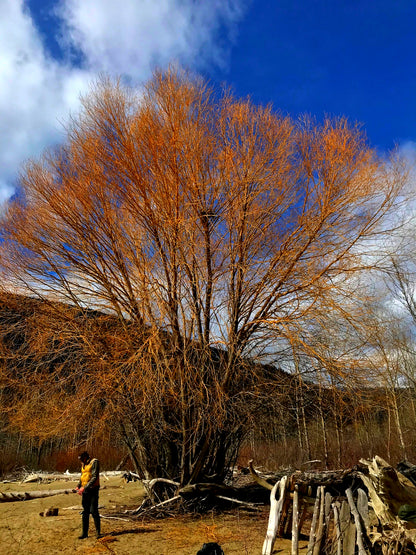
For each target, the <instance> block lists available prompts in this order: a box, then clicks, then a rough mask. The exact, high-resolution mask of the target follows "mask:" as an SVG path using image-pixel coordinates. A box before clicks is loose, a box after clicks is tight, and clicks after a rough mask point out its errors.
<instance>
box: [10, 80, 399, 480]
mask: <svg viewBox="0 0 416 555" xmlns="http://www.w3.org/2000/svg"><path fill="white" fill-rule="evenodd" d="M403 179H404V178H403V175H402V172H401V169H400V167H399V165H397V166H395V165H394V163H393V162H391V161H389V163H388V164H386V163H385V162H384V161H383V160H381V159H379V158H378V157H377V156H376V154H375V153H374V152H373V151H372V150H371V149H370V148H369V147H368V146H367V144H366V141H365V138H364V136H363V134H362V132H361V131H360V129H359V128H358V127H356V126H350V125H349V124H348V122H347V121H346V120H345V119H342V118H341V119H336V120H329V119H326V120H325V121H324V122H323V123H321V124H317V123H316V122H314V121H313V120H312V119H309V118H304V119H302V120H299V121H292V120H291V119H290V118H289V117H283V116H281V115H279V114H276V113H274V112H273V110H272V108H271V107H261V106H255V105H253V103H252V102H250V101H249V100H240V99H237V98H235V97H234V96H233V95H232V94H231V93H230V92H228V91H225V92H224V93H222V94H220V93H218V92H217V91H215V90H212V89H210V88H209V86H208V85H207V84H206V83H204V82H203V81H202V80H201V79H200V78H198V77H195V76H190V75H189V74H187V73H185V72H182V71H177V70H173V69H172V70H169V71H167V72H164V73H163V72H158V73H155V75H154V76H153V78H152V80H151V81H150V82H148V83H147V84H146V86H145V87H144V88H143V89H142V90H141V91H140V92H134V91H131V90H129V89H127V88H126V87H124V86H122V85H121V84H120V83H112V82H111V81H109V80H102V81H100V82H99V83H98V84H97V85H96V86H95V88H94V90H93V91H92V92H91V94H90V95H89V96H88V97H86V98H85V99H84V100H83V110H82V112H81V114H80V115H79V117H77V118H75V119H73V120H72V121H71V123H70V125H69V126H68V133H67V137H66V140H65V142H64V143H63V144H62V145H61V146H60V147H57V148H56V149H53V150H51V151H49V152H47V153H45V155H44V156H43V157H42V159H41V160H40V161H30V162H28V163H27V165H26V167H25V168H24V170H23V172H22V175H21V180H20V185H21V189H20V192H19V195H17V197H16V199H15V200H14V201H13V202H11V203H10V204H9V206H8V208H7V212H6V214H5V216H4V218H3V221H2V232H1V233H2V247H1V248H2V253H1V261H2V272H3V277H4V279H5V282H7V283H9V284H10V286H13V287H14V288H18V290H19V291H23V292H26V293H30V294H35V295H39V296H41V297H42V298H44V299H48V300H50V301H61V302H62V301H65V302H66V303H67V304H68V305H71V306H78V307H79V308H81V309H82V310H83V311H85V310H86V309H87V308H88V309H91V308H94V309H98V310H100V311H101V312H102V313H104V314H106V313H107V314H108V315H109V318H110V315H111V317H114V318H116V319H117V321H118V327H117V331H115V330H114V329H113V328H112V327H111V326H109V327H107V328H105V326H104V328H105V329H104V328H100V331H99V332H98V331H97V330H95V332H94V333H92V332H91V325H90V324H88V326H87V327H85V326H86V324H85V322H90V321H91V320H90V318H89V317H87V316H85V318H80V317H79V314H80V312H79V310H78V311H74V314H77V318H78V320H77V322H78V323H79V322H80V321H82V322H84V324H83V326H84V327H83V326H81V325H80V324H79V325H78V324H77V326H75V324H74V322H75V321H76V318H75V316H74V318H73V319H72V320H71V322H72V323H71V326H72V328H71V329H72V330H74V329H75V328H76V330H77V331H76V334H77V335H78V338H80V341H81V342H82V344H83V345H84V347H83V348H84V349H85V352H88V353H89V354H88V357H86V358H85V359H84V358H83V359H82V360H83V362H82V364H81V363H80V368H79V369H77V368H76V367H73V368H72V369H71V371H72V372H73V373H75V374H76V373H77V372H78V371H79V374H78V375H76V378H74V380H75V382H77V384H74V385H73V390H71V391H72V393H73V394H74V403H73V405H72V407H73V410H74V413H76V415H77V416H76V418H77V422H78V423H79V425H82V419H83V416H82V414H84V418H85V419H89V420H90V421H91V420H94V418H100V416H99V415H101V417H102V420H103V422H104V423H106V424H109V422H111V425H113V426H115V427H119V428H120V430H121V433H122V434H124V435H125V437H126V438H129V441H130V445H131V448H132V450H133V451H134V452H135V454H136V457H137V464H138V465H139V466H140V467H141V468H142V470H143V472H145V471H148V472H150V473H151V474H161V473H164V474H165V475H168V476H171V477H173V476H175V477H179V478H180V481H181V483H182V484H184V483H188V482H194V481H196V480H200V479H202V477H205V478H206V476H216V477H217V478H222V477H223V476H224V473H225V471H226V467H227V465H228V464H229V463H230V461H232V460H233V459H234V457H235V455H236V450H237V448H238V445H239V442H240V441H241V439H242V437H243V436H244V432H245V425H246V422H247V413H248V412H251V413H252V414H254V413H255V411H256V408H257V407H259V406H261V405H262V403H263V402H264V401H265V399H267V396H270V395H275V394H276V391H277V389H276V387H274V386H276V385H277V386H278V385H279V379H280V374H279V373H278V372H277V371H276V372H273V371H272V370H271V369H270V367H264V366H261V365H259V364H254V360H257V361H260V360H262V359H263V360H265V361H271V360H273V356H274V355H275V352H276V350H277V349H278V348H279V347H280V342H279V338H284V339H285V340H287V341H288V342H289V344H292V345H296V344H297V339H296V334H297V331H296V330H298V329H300V327H301V325H300V323H302V325H307V322H308V321H313V319H314V314H316V312H315V309H316V308H318V310H319V314H322V313H323V312H324V311H325V307H326V308H327V309H328V310H334V309H339V311H340V314H341V313H342V306H340V305H339V304H338V305H337V302H338V301H337V300H339V299H341V298H342V297H341V296H340V295H339V289H340V288H341V287H343V285H345V283H346V282H347V281H348V279H349V278H350V276H352V275H353V274H354V273H355V272H357V271H360V270H362V268H363V267H364V266H365V265H366V263H368V261H367V262H366V260H365V259H363V257H362V255H363V253H365V251H366V249H367V248H368V245H369V244H373V243H371V241H373V239H374V237H376V236H377V234H379V233H381V231H380V230H382V229H384V231H385V230H386V227H385V226H384V228H382V227H380V224H381V223H382V221H383V217H384V216H385V214H386V213H388V212H389V210H390V209H391V208H392V206H393V205H394V203H395V200H396V198H397V194H398V192H399V190H400V187H401V185H402V181H403ZM334 289H336V290H337V293H338V294H337V295H333V294H332V291H333V290H334ZM51 306H53V307H58V306H59V304H58V303H56V304H53V305H51ZM56 310H58V309H56ZM69 313H70V311H66V312H65V317H66V321H68V318H69ZM68 326H69V324H67V325H66V327H65V329H66V330H68V329H69V328H68ZM103 329H104V331H103ZM109 329H110V331H108V330H109ZM82 330H84V331H82ZM63 333H64V332H63ZM68 333H69V332H68ZM74 333H75V332H74ZM111 338H113V340H111ZM103 345H105V346H104V347H103ZM79 360H81V359H79ZM64 366H65V364H64V362H62V368H64ZM62 372H63V370H62ZM67 372H68V369H65V372H64V374H65V375H67ZM59 376H60V374H58V375H57V376H54V379H53V380H52V381H51V380H50V379H48V374H47V373H46V372H45V374H44V375H42V379H40V378H39V376H38V378H37V385H36V387H37V388H40V389H41V388H42V387H43V388H46V389H47V388H49V390H50V391H51V392H52V391H54V392H55V393H54V395H55V397H53V395H52V394H51V396H50V398H51V399H52V398H54V399H57V400H58V399H59V398H61V399H66V398H68V397H66V396H68V395H70V394H71V391H69V389H68V388H67V390H65V389H64V388H63V386H62V389H60V388H61V385H62V382H61V380H64V377H63V375H62V376H61V377H59ZM29 378H30V377H29V376H28V379H29ZM89 384H90V387H89ZM75 392H76V395H75ZM60 396H61V397H60ZM75 400H76V403H75ZM32 403H33V405H32V406H34V404H35V401H32ZM51 404H52V405H53V403H51ZM40 406H41V404H39V406H38V409H37V410H39V408H40ZM75 406H77V407H84V412H82V411H81V410H75ZM64 409H65V411H66V412H65V415H66V418H70V411H68V409H69V407H68V405H67V404H66V403H63V404H62V410H64ZM35 413H36V410H34V412H33V414H35ZM49 413H50V418H53V417H54V416H55V417H56V418H58V417H59V415H60V405H59V402H57V403H55V405H54V406H51V407H50V411H49ZM103 415H105V417H104V416H103ZM64 422H65V420H64ZM132 438H133V439H132Z"/></svg>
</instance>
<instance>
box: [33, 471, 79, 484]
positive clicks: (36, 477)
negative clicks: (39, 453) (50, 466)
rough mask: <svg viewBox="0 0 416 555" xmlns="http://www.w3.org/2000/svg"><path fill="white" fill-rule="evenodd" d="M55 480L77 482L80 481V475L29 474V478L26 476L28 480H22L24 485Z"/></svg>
mask: <svg viewBox="0 0 416 555" xmlns="http://www.w3.org/2000/svg"><path fill="white" fill-rule="evenodd" d="M55 480H65V481H71V482H77V481H79V474H65V473H62V474H58V473H53V474H42V473H39V474H29V476H26V478H24V479H23V480H22V484H30V483H32V482H44V481H46V482H51V481H55Z"/></svg>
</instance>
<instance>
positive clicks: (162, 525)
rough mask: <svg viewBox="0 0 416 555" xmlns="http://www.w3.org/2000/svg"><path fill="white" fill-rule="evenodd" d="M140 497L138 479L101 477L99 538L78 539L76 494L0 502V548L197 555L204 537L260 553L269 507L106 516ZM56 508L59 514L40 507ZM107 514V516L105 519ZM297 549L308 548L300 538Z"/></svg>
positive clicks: (16, 486)
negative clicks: (144, 516) (122, 517)
mask: <svg viewBox="0 0 416 555" xmlns="http://www.w3.org/2000/svg"><path fill="white" fill-rule="evenodd" d="M75 485H76V484H75V483H74V482H68V481H65V482H64V481H54V482H51V483H49V484H44V483H41V484H39V483H31V484H20V483H6V484H3V483H0V491H1V492H7V491H32V490H41V489H45V490H52V489H53V490H55V489H56V490H58V489H71V488H73V487H75ZM142 497H143V489H142V486H141V485H140V483H138V482H130V483H127V484H126V483H124V481H123V480H122V478H121V477H114V476H113V477H110V478H108V479H105V477H103V478H102V489H101V492H100V514H101V515H102V517H103V518H102V533H103V537H102V538H100V539H98V540H97V539H96V538H95V529H94V524H93V522H92V519H91V529H90V534H91V536H90V537H89V538H88V539H85V540H78V536H79V535H80V533H81V515H80V511H81V503H80V501H81V500H80V497H79V496H78V495H77V494H75V493H71V494H66V495H65V494H60V495H55V496H53V497H46V498H41V499H33V500H27V501H16V502H6V503H5V502H3V503H0V553H1V554H7V555H9V554H10V555H15V554H22V555H28V554H30V555H37V554H42V555H45V554H46V555H49V554H54V553H61V554H68V553H116V554H120V555H121V554H135V555H196V553H197V552H198V550H199V549H200V548H201V546H202V544H203V543H205V542H210V541H211V542H212V541H215V542H218V543H219V544H220V545H221V546H222V548H223V550H224V554H225V555H260V554H261V548H262V545H263V540H264V537H265V534H266V529H267V519H268V508H267V507H266V508H264V509H261V510H259V511H258V512H256V513H247V512H246V511H244V510H236V511H233V512H229V513H225V514H221V515H218V514H207V515H204V516H198V517H194V516H192V517H191V516H184V517H175V518H165V519H157V520H149V519H147V520H144V519H141V520H135V521H131V520H127V519H126V520H116V519H114V518H108V517H111V516H112V515H113V516H114V514H115V513H118V514H120V513H122V512H123V511H124V510H125V509H127V508H132V507H136V506H138V505H139V504H140V502H141V500H142ZM51 507H57V508H59V512H58V516H51V517H44V516H40V513H41V512H44V511H46V510H47V509H49V508H51ZM106 517H107V518H106ZM300 547H301V550H300V553H302V552H304V553H306V542H301V546H300ZM274 553H281V554H289V553H290V542H289V541H287V540H278V541H277V542H276V545H275V549H274Z"/></svg>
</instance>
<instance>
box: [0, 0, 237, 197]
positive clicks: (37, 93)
mask: <svg viewBox="0 0 416 555" xmlns="http://www.w3.org/2000/svg"><path fill="white" fill-rule="evenodd" d="M244 3H246V0H222V1H221V0H199V1H197V2H195V1H194V0H157V1H154V0H124V1H123V2H120V1H119V0H100V1H98V0H60V1H59V2H58V0H57V14H58V15H59V17H60V18H61V21H62V26H61V29H56V33H57V34H58V33H60V41H61V44H62V47H63V48H64V49H65V48H66V49H67V52H74V50H75V51H77V52H78V53H79V54H80V59H81V60H82V67H81V68H80V67H76V66H75V65H74V64H73V65H70V62H63V61H58V60H56V59H54V58H52V57H51V55H50V54H49V53H48V52H47V51H46V50H45V48H44V45H43V43H42V39H41V35H40V32H39V29H37V27H36V26H35V24H34V21H33V19H32V18H31V15H30V12H29V10H28V9H27V7H26V6H25V3H24V0H1V16H2V17H1V18H0V82H1V84H2V85H1V87H0V203H1V202H3V201H4V200H5V199H7V198H8V197H10V195H11V193H12V191H13V188H12V184H13V182H14V180H15V179H16V177H17V174H18V169H19V166H20V165H21V163H22V162H23V161H24V160H25V159H27V158H29V157H36V156H38V155H39V154H40V153H41V152H42V150H43V149H44V148H45V147H46V146H48V145H50V144H52V143H54V142H56V141H60V140H61V138H62V131H63V129H62V122H65V121H67V119H68V115H69V113H70V112H71V111H72V112H74V111H76V110H77V107H78V105H79V96H80V94H81V93H85V92H86V91H87V90H88V87H89V84H90V83H91V82H92V81H93V80H94V77H95V76H96V75H97V74H98V73H99V72H101V71H105V72H108V73H110V74H113V75H121V74H122V75H124V76H125V77H126V78H128V79H130V80H131V81H133V82H136V83H137V82H138V81H142V80H145V79H147V78H148V77H149V75H150V72H151V70H152V68H153V67H154V66H155V65H157V66H159V67H163V66H165V65H166V64H168V63H169V62H171V61H172V60H177V61H179V62H180V63H182V64H184V65H188V66H191V67H194V68H199V69H201V68H202V67H204V66H206V65H207V64H209V63H215V64H216V65H224V64H226V60H227V47H229V44H230V40H231V39H232V36H233V33H234V32H235V29H236V25H237V22H238V20H239V19H240V18H241V16H242V13H243V6H244ZM221 41H222V42H221ZM64 58H65V59H67V60H71V56H65V57H64ZM72 59H73V58H72Z"/></svg>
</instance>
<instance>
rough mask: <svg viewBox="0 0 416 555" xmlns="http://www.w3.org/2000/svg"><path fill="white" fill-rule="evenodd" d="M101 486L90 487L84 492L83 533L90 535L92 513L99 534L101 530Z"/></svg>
mask: <svg viewBox="0 0 416 555" xmlns="http://www.w3.org/2000/svg"><path fill="white" fill-rule="evenodd" d="M99 490H100V488H99V487H98V488H90V489H89V490H86V491H84V492H83V494H82V508H83V511H82V535H83V536H88V528H89V524H90V514H91V515H92V518H93V519H94V524H95V529H96V531H97V534H100V532H101V524H100V514H99V512H98V492H99Z"/></svg>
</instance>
